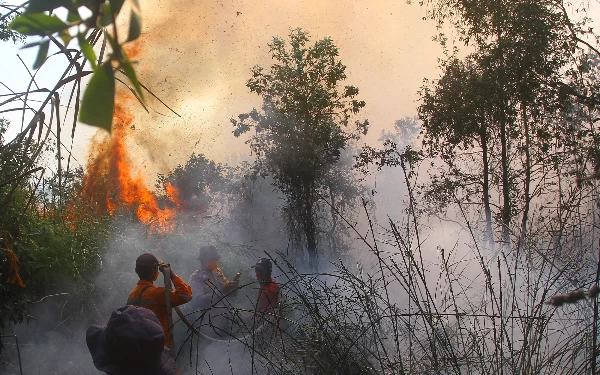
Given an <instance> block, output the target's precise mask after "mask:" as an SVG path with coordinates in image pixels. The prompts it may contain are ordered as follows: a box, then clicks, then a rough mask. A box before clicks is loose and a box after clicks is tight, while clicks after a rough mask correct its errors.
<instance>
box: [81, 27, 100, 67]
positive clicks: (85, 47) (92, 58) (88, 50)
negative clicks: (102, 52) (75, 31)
mask: <svg viewBox="0 0 600 375" xmlns="http://www.w3.org/2000/svg"><path fill="white" fill-rule="evenodd" d="M78 40H79V48H81V52H82V53H83V55H84V56H85V58H86V59H87V60H88V61H89V62H90V64H91V65H92V68H93V69H94V70H96V53H95V52H94V48H92V46H91V45H90V44H89V43H88V41H87V40H86V39H85V37H84V36H83V35H82V34H79V36H78Z"/></svg>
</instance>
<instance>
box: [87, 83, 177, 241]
mask: <svg viewBox="0 0 600 375" xmlns="http://www.w3.org/2000/svg"><path fill="white" fill-rule="evenodd" d="M133 100H134V98H133V96H132V95H130V94H127V93H119V95H118V97H117V101H116V105H115V111H114V119H113V131H112V134H111V136H110V137H104V138H103V139H102V140H101V141H97V142H95V143H94V144H93V146H92V147H91V149H90V155H91V156H90V160H89V163H88V167H87V169H86V175H85V177H84V182H83V196H84V198H85V200H87V202H88V204H89V205H90V207H93V208H94V209H95V210H98V211H99V212H108V213H109V214H110V215H114V214H116V213H118V212H123V211H132V212H134V213H135V215H136V217H137V218H138V219H139V220H140V222H141V223H143V224H145V225H147V226H148V228H149V230H150V231H151V232H156V233H172V232H174V231H175V229H176V217H177V213H178V212H179V210H180V207H181V200H180V199H179V191H178V189H177V188H176V187H175V186H173V185H171V184H169V183H165V185H164V189H165V196H166V197H167V200H166V202H165V203H163V204H159V198H158V197H157V195H156V193H154V192H152V191H151V190H150V188H149V187H148V186H147V184H146V182H145V180H144V177H143V175H142V173H141V172H139V171H135V170H134V168H133V167H132V162H131V160H130V156H129V155H128V152H127V150H128V146H127V140H128V135H129V134H130V132H132V131H134V127H133V122H134V120H135V116H134V115H133V114H132V113H131V112H130V110H129V108H128V104H129V103H130V102H132V101H133Z"/></svg>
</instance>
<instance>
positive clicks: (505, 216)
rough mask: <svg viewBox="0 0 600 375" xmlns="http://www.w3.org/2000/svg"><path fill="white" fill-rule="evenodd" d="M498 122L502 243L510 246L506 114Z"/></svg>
mask: <svg viewBox="0 0 600 375" xmlns="http://www.w3.org/2000/svg"><path fill="white" fill-rule="evenodd" d="M502 117H503V118H502V120H501V121H500V143H501V145H502V151H501V152H502V166H501V167H502V200H503V202H502V203H503V206H502V241H503V242H504V246H509V245H510V216H511V215H510V209H511V204H510V186H509V185H508V183H509V181H508V171H509V166H508V141H507V135H506V114H504V113H503V114H502Z"/></svg>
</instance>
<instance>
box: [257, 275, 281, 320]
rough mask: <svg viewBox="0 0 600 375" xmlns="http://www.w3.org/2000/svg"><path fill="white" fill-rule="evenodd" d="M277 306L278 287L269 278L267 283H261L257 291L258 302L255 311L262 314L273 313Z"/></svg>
mask: <svg viewBox="0 0 600 375" xmlns="http://www.w3.org/2000/svg"><path fill="white" fill-rule="evenodd" d="M278 305H279V285H277V283H276V282H275V280H273V278H271V279H270V280H269V281H267V282H261V283H260V287H259V289H258V300H257V302H256V311H257V312H263V313H274V312H276V310H277V307H278Z"/></svg>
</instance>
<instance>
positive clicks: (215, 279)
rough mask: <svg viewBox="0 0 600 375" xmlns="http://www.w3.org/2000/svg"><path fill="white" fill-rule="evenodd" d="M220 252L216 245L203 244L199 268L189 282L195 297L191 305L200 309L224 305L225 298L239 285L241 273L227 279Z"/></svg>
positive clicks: (199, 256)
mask: <svg viewBox="0 0 600 375" xmlns="http://www.w3.org/2000/svg"><path fill="white" fill-rule="evenodd" d="M220 258H221V257H220V255H219V252H218V251H217V248H216V247H214V246H202V247H201V248H200V251H199V254H198V260H199V261H200V268H198V269H197V270H196V271H194V273H193V274H192V276H190V279H189V281H188V283H189V284H190V285H191V287H192V291H193V293H194V299H193V300H192V303H191V307H192V308H195V309H199V310H205V309H209V308H211V307H215V306H216V305H219V306H220V305H223V303H222V302H223V299H224V298H226V297H227V295H229V294H230V293H232V292H234V291H235V290H236V289H237V288H238V286H239V279H238V278H239V275H240V274H239V273H238V274H236V276H235V277H234V278H233V280H232V281H229V280H227V278H226V277H225V275H224V274H223V271H222V270H221V268H219V259H220Z"/></svg>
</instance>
